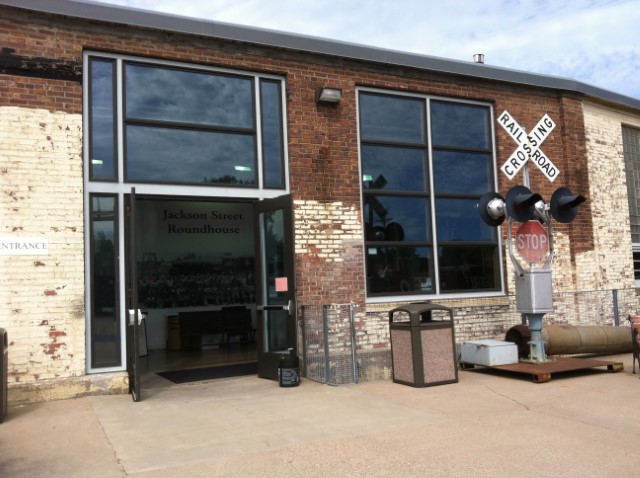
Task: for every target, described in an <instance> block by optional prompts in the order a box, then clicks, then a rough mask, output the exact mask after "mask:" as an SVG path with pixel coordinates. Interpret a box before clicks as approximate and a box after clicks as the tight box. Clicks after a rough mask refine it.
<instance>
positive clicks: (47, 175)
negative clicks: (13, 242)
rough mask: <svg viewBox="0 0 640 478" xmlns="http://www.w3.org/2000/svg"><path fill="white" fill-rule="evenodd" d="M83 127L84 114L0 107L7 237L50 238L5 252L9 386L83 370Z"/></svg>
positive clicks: (2, 316) (1, 216)
mask: <svg viewBox="0 0 640 478" xmlns="http://www.w3.org/2000/svg"><path fill="white" fill-rule="evenodd" d="M81 128H82V118H81V116H80V115H77V114H67V113H64V112H50V111H47V110H42V109H30V108H19V107H11V106H8V107H7V106H5V107H0V158H2V168H1V174H0V178H1V181H2V196H1V199H0V210H1V211H2V212H1V213H0V235H2V236H5V237H7V236H10V237H34V236H35V237H42V238H47V239H48V243H49V253H48V255H44V256H3V257H0V263H1V265H0V270H1V271H2V272H1V273H0V274H1V275H0V289H1V290H2V302H3V305H2V307H1V308H0V327H4V328H6V329H7V331H8V332H7V333H8V338H9V354H10V357H11V359H10V361H9V364H10V365H9V378H8V380H9V382H10V383H13V382H33V381H35V380H43V379H49V378H59V377H70V376H76V375H82V374H84V367H85V344H84V330H85V322H84V237H83V233H84V228H83V197H82V157H81V151H82V141H81V137H82V136H81V131H82V130H81Z"/></svg>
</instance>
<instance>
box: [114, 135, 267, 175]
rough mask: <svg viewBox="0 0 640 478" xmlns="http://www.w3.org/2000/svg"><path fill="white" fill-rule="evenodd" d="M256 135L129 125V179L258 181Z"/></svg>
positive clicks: (127, 157)
mask: <svg viewBox="0 0 640 478" xmlns="http://www.w3.org/2000/svg"><path fill="white" fill-rule="evenodd" d="M255 148H256V146H255V137H254V136H253V135H245V134H231V133H218V132H211V131H192V130H182V129H171V128H157V127H151V126H133V125H129V126H127V129H126V161H127V162H126V173H127V179H128V180H140V181H158V182H175V183H213V184H238V185H253V184H256V159H255Z"/></svg>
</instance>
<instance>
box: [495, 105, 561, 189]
mask: <svg viewBox="0 0 640 478" xmlns="http://www.w3.org/2000/svg"><path fill="white" fill-rule="evenodd" d="M498 124H500V126H502V127H503V128H504V129H505V131H506V132H507V133H509V136H511V137H512V138H513V140H514V141H515V142H516V143H518V148H517V149H516V150H515V151H514V152H513V154H512V155H511V156H510V157H509V159H508V160H507V162H506V163H504V164H503V165H502V167H501V168H500V170H501V171H502V172H503V173H504V174H505V175H506V176H507V177H508V178H509V179H513V178H514V177H515V175H516V174H517V173H518V171H520V169H521V168H522V167H523V166H524V165H525V164H526V162H527V161H529V160H532V161H533V162H534V163H535V164H536V166H538V168H540V171H542V173H543V174H544V175H545V176H546V177H547V179H548V180H549V181H551V182H553V180H554V179H556V177H558V173H559V172H560V171H558V168H556V167H555V165H554V164H553V163H552V162H551V160H550V159H549V158H548V156H546V155H545V154H544V153H543V152H542V150H541V149H540V146H541V145H542V142H543V141H544V140H545V139H547V136H549V134H550V133H551V131H553V128H555V127H556V124H555V123H554V121H553V120H552V119H551V118H550V117H549V115H547V114H545V115H544V116H543V117H542V119H540V121H538V124H537V125H535V126H534V127H533V129H532V130H531V131H530V132H529V134H527V133H526V131H525V130H524V129H523V128H522V126H520V125H519V124H518V122H517V121H516V120H515V119H513V117H512V116H511V114H510V113H509V112H508V111H506V110H505V111H504V112H503V113H502V114H501V115H500V117H499V118H498Z"/></svg>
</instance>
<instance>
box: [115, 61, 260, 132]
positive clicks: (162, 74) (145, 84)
mask: <svg viewBox="0 0 640 478" xmlns="http://www.w3.org/2000/svg"><path fill="white" fill-rule="evenodd" d="M125 87H126V116H127V118H138V119H147V120H162V121H170V122H184V123H195V124H203V125H212V126H229V127H236V128H253V125H254V121H253V118H254V106H253V79H251V78H241V77H235V76H225V75H220V74H213V73H208V72H195V71H188V70H177V69H173V68H160V67H158V66H145V65H138V64H127V65H126V67H125Z"/></svg>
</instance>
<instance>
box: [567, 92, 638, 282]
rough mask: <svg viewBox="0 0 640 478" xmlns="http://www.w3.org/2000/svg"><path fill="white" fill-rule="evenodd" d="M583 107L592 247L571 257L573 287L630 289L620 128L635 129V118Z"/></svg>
mask: <svg viewBox="0 0 640 478" xmlns="http://www.w3.org/2000/svg"><path fill="white" fill-rule="evenodd" d="M583 108H584V117H585V131H586V148H587V152H588V162H587V168H585V169H588V171H589V177H590V178H591V183H590V185H589V186H590V188H589V196H590V199H591V211H592V215H593V223H594V226H593V229H594V233H593V239H594V243H595V244H594V245H595V247H594V249H593V250H591V251H584V252H579V253H577V254H576V264H578V270H579V274H578V276H577V282H578V288H582V289H586V288H592V289H600V288H603V289H612V288H622V287H633V286H634V278H633V257H632V253H631V252H632V251H631V230H630V225H629V203H628V198H627V180H626V176H625V168H624V153H623V149H622V124H627V125H633V126H636V127H640V115H638V114H630V113H625V112H622V111H620V110H614V109H612V108H609V107H606V106H602V105H598V104H596V103H592V102H585V103H584V105H583Z"/></svg>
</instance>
